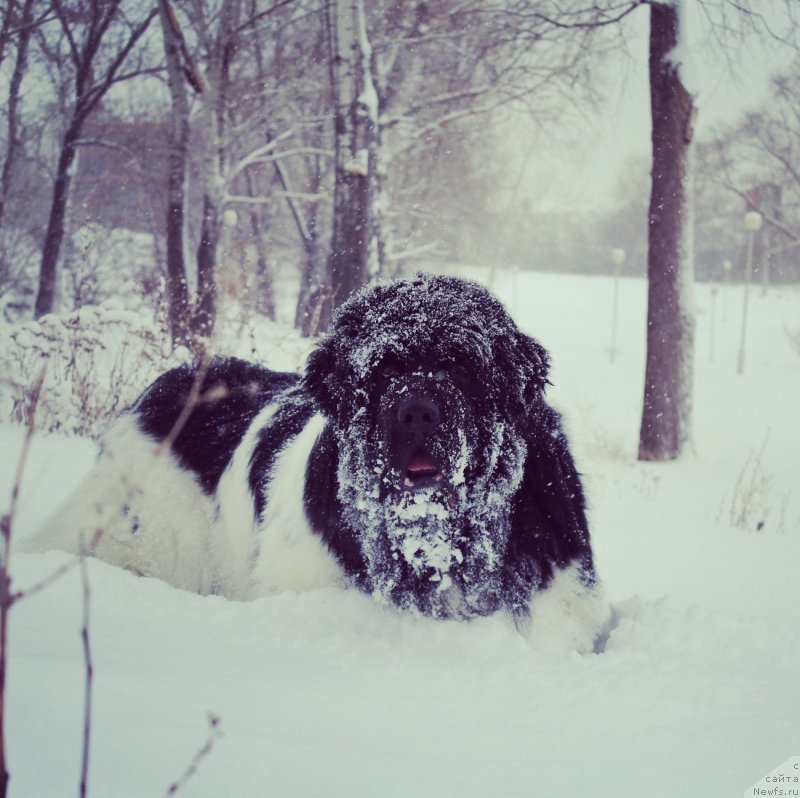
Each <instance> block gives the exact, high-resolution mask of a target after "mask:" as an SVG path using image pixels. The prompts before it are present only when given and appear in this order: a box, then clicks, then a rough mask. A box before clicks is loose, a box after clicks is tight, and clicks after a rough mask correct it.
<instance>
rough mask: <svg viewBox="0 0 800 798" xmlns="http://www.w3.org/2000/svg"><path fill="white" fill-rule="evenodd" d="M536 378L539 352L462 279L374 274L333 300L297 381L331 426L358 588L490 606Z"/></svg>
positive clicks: (421, 606)
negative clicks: (322, 334)
mask: <svg viewBox="0 0 800 798" xmlns="http://www.w3.org/2000/svg"><path fill="white" fill-rule="evenodd" d="M546 374H547V356H546V353H545V352H544V350H543V349H542V348H541V347H540V346H539V345H538V344H536V343H535V342H534V341H533V340H532V339H530V338H528V337H527V336H524V335H523V334H522V333H520V332H519V330H518V329H517V328H516V326H515V325H514V323H513V322H512V321H511V319H510V318H509V317H508V315H507V314H506V312H505V311H504V309H503V308H502V306H501V305H500V304H499V303H498V302H497V301H496V300H495V299H493V298H492V297H491V295H489V293H488V292H487V291H485V289H483V288H481V287H480V286H478V285H476V284H473V283H468V282H465V281H462V280H457V279H455V278H445V277H431V276H427V277H419V278H417V279H415V280H412V281H400V282H394V283H389V284H379V285H377V286H375V287H373V288H369V289H365V290H364V291H362V292H361V293H359V294H357V295H356V296H355V297H353V298H352V299H351V300H350V301H349V302H348V303H346V304H345V305H344V306H343V307H342V309H341V311H340V312H339V314H338V315H337V318H336V320H335V323H334V326H333V329H332V331H331V333H330V335H329V336H328V337H327V338H326V339H325V340H324V341H323V342H322V343H321V344H320V346H319V347H318V348H317V350H315V352H314V353H312V355H311V357H310V359H309V364H308V369H307V374H306V386H307V387H308V389H309V391H310V392H311V393H312V394H313V395H314V396H315V398H316V399H317V401H318V402H319V404H320V406H321V407H322V409H323V411H324V412H325V413H326V415H327V416H328V417H329V419H330V421H331V422H332V424H333V425H334V428H335V432H336V438H337V442H338V447H339V455H340V459H339V472H338V497H339V500H340V503H341V505H342V509H343V514H344V517H345V520H346V522H347V523H348V524H349V526H350V527H351V529H353V530H355V531H356V533H357V538H358V541H359V546H360V548H361V553H362V558H363V562H364V572H363V574H362V575H361V586H362V587H365V588H366V589H367V590H369V591H371V592H373V593H375V594H377V595H378V596H379V597H383V598H385V599H386V600H388V601H390V602H391V603H393V604H396V605H398V606H401V607H404V608H410V609H416V610H418V611H420V612H423V613H425V614H429V615H434V616H444V617H449V616H459V617H464V616H467V617H468V616H472V615H484V614H489V613H491V612H494V611H495V610H497V609H498V608H499V606H500V605H501V604H502V601H503V596H502V595H501V588H500V582H501V579H500V577H501V572H502V565H503V558H504V553H505V548H506V544H507V540H508V534H509V518H510V513H511V509H512V499H513V495H514V493H515V492H516V490H517V488H518V486H519V482H520V480H521V477H522V469H523V465H524V460H525V454H526V442H525V435H524V430H525V428H526V426H527V425H529V424H530V423H532V416H533V415H534V414H535V411H536V407H537V402H539V401H540V399H541V394H542V390H543V388H544V384H545V382H546Z"/></svg>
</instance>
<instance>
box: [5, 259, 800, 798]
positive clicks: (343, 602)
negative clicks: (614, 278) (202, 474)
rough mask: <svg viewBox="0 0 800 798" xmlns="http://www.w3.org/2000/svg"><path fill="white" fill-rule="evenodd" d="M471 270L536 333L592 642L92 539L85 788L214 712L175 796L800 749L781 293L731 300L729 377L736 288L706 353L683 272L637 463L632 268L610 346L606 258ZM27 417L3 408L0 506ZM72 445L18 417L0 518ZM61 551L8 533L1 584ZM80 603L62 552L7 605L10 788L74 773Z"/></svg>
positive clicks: (612, 766)
mask: <svg viewBox="0 0 800 798" xmlns="http://www.w3.org/2000/svg"><path fill="white" fill-rule="evenodd" d="M468 276H469V275H468ZM471 276H479V277H484V278H485V277H486V276H487V275H485V274H481V273H478V272H474V273H473V274H472V275H471ZM493 287H494V288H495V290H496V291H497V292H498V293H499V294H500V296H501V297H503V298H505V299H506V300H507V301H508V303H509V307H510V310H511V311H512V313H513V314H514V315H515V317H516V318H517V319H518V321H519V322H520V323H521V325H522V326H523V327H524V328H525V329H526V330H527V331H528V332H530V333H532V334H533V335H535V336H536V337H537V338H539V339H540V340H541V342H542V343H543V344H545V346H547V347H548V348H549V349H550V350H551V353H552V356H553V374H552V380H553V382H554V387H553V388H552V389H551V391H550V396H551V398H552V399H553V400H554V403H555V404H556V405H557V406H558V407H559V409H561V410H562V411H563V412H564V414H565V417H566V421H567V428H568V431H569V432H570V434H571V441H572V444H573V448H574V451H575V454H576V459H577V461H578V465H579V467H580V468H581V469H582V471H583V472H584V474H585V478H586V484H587V492H588V495H589V500H590V505H591V514H590V521H591V525H592V535H593V542H594V547H595V551H596V556H597V566H598V572H599V574H600V577H601V579H602V580H603V583H604V585H605V589H606V593H607V596H608V598H609V600H610V601H611V602H612V604H613V606H614V609H615V614H616V618H617V625H616V627H615V628H614V630H613V631H612V633H611V636H610V638H609V640H608V643H607V646H606V650H605V652H604V653H602V654H597V655H591V656H580V655H578V654H571V655H568V656H566V657H554V656H548V655H546V654H543V653H540V652H539V651H537V650H535V649H532V648H531V647H530V646H529V645H528V644H527V643H526V642H525V641H524V640H523V638H522V637H521V636H520V635H519V634H518V633H517V631H516V630H515V629H514V627H513V625H511V624H510V623H509V622H507V621H506V620H505V619H504V618H502V617H493V618H488V619H480V620H476V621H472V622H469V623H463V622H441V621H432V620H428V619H418V618H413V617H408V616H404V615H400V614H398V613H396V612H394V611H392V610H390V609H387V608H385V607H381V606H378V605H377V604H376V603H374V602H373V601H371V600H370V599H369V598H366V597H364V596H361V595H359V594H357V593H355V592H352V591H350V592H347V591H340V590H336V589H326V590H318V591H312V592H309V593H305V594H284V595H280V596H276V597H271V598H265V599H259V600H257V601H253V602H249V603H237V602H232V601H228V600H225V599H222V598H219V597H200V596H196V595H193V594H190V593H186V592H181V591H179V590H176V589H173V588H170V587H168V586H167V585H165V584H163V583H160V582H157V581H155V580H148V579H141V578H137V577H135V576H133V575H132V574H129V573H126V572H122V571H119V570H117V569H114V568H112V567H110V566H107V565H105V564H103V563H99V562H94V561H92V562H91V563H90V568H89V579H90V586H91V603H90V609H91V615H92V622H91V639H92V649H93V658H94V663H95V669H96V675H95V694H94V705H95V713H94V722H93V730H92V731H93V746H92V751H91V763H90V764H91V773H90V794H93V795H96V796H140V795H141V796H145V795H147V796H152V795H161V794H164V792H165V791H166V789H167V787H168V785H169V784H170V783H171V782H172V781H174V780H175V779H176V778H178V777H179V776H180V774H181V773H182V772H183V771H184V769H185V768H186V767H187V766H188V764H189V762H190V760H191V759H192V757H193V756H194V754H195V752H196V751H197V750H198V749H199V748H200V747H201V746H202V745H203V743H204V742H205V740H206V737H207V727H208V723H207V714H208V713H209V712H212V713H214V715H216V716H218V717H219V718H220V723H221V728H222V733H223V735H222V737H221V738H220V739H219V740H218V741H217V742H216V743H215V746H214V748H213V750H212V752H211V753H210V755H209V756H207V757H206V758H205V759H204V760H203V761H202V762H201V763H200V766H199V770H198V773H197V774H196V775H195V776H194V778H193V779H192V780H190V781H189V782H188V783H187V785H186V786H185V787H184V788H183V789H182V791H181V793H180V794H181V795H186V796H212V795H213V796H217V795H223V794H224V795H236V796H239V795H241V796H250V795H253V796H260V795H269V796H298V797H299V796H303V798H307V797H309V796H325V797H326V798H327V797H328V796H331V797H333V796H348V798H352V797H354V796H376V798H384V796H411V795H414V796H437V797H438V796H457V797H458V798H462V797H464V796H481V798H484V796H490V795H491V796H500V797H501V798H506V797H507V798H516V796H534V795H535V796H549V795H566V796H603V797H605V796H609V797H610V796H624V797H625V798H627V796H639V795H647V796H649V798H658V797H660V796H664V798H667V797H668V798H680V797H681V796H697V797H698V798H700V797H701V796H702V798H707V797H708V798H712V797H714V796H719V797H720V798H722V796H726V798H727V796H731V795H734V796H738V795H742V794H744V793H745V791H746V790H747V789H748V788H749V787H750V785H752V784H753V783H755V782H756V781H757V780H758V779H760V778H761V777H762V776H764V775H765V774H766V773H768V772H769V771H771V770H772V769H773V768H775V767H776V766H777V765H778V764H780V763H781V762H783V761H784V760H786V759H787V758H788V757H790V756H792V755H797V754H799V753H800V685H799V684H798V672H800V580H798V577H797V575H798V567H799V566H800V503H798V497H797V493H796V490H795V483H796V481H797V452H798V449H799V448H800V420H798V410H797V407H798V397H800V352H797V351H796V350H793V348H792V346H791V344H790V341H789V337H788V336H787V334H786V328H789V329H794V330H797V329H798V327H800V312H798V311H799V310H800V291H798V290H797V289H796V288H776V289H773V290H771V292H770V294H769V296H768V297H761V296H759V295H758V292H755V293H754V295H753V296H752V297H751V300H752V301H751V303H750V312H751V316H750V320H749V327H748V335H749V338H748V351H747V364H746V370H745V374H744V375H743V376H741V377H737V376H736V374H735V360H736V348H737V345H738V330H739V323H740V313H741V289H740V288H734V289H730V291H729V293H728V296H727V298H726V299H727V301H726V303H725V304H726V305H727V312H726V314H724V315H726V318H724V319H723V298H724V297H723V295H722V294H721V293H719V294H717V296H716V305H717V307H716V335H715V342H716V351H715V353H714V359H713V361H711V360H710V338H709V335H710V323H711V312H710V303H711V298H712V297H711V293H710V289H709V287H708V286H698V287H697V306H698V340H697V376H696V389H695V390H696V395H695V427H696V434H695V450H694V452H693V453H689V454H687V455H686V456H685V457H684V458H683V459H682V460H681V461H679V462H677V463H671V464H661V465H654V464H640V463H637V462H636V461H635V452H636V438H637V433H638V423H639V413H640V407H641V394H642V380H643V365H644V349H643V347H644V323H645V305H644V303H645V295H646V291H645V284H644V282H643V281H641V280H634V279H625V280H622V283H621V289H620V290H621V293H620V320H619V333H618V337H617V341H618V349H619V351H618V354H617V357H616V360H615V362H614V363H613V364H611V363H610V362H609V357H608V350H607V346H608V341H609V339H610V333H611V318H610V313H611V299H612V283H611V281H610V279H608V278H592V277H578V276H557V275H543V274H520V275H515V274H509V273H505V274H504V273H500V274H498V275H496V277H495V279H494V286H493ZM265 348H268V347H265ZM22 437H23V436H22V431H21V430H20V429H19V428H14V427H11V426H8V425H6V426H3V427H0V447H1V448H2V451H3V452H4V457H3V458H2V462H0V487H1V488H2V504H3V510H5V506H6V505H7V497H8V496H9V493H10V487H11V483H12V479H13V473H14V469H15V467H16V453H17V452H18V451H19V448H20V444H21V441H22ZM759 453H760V454H759ZM93 456H94V446H93V444H91V443H90V442H88V441H85V440H79V439H74V438H73V439H68V438H60V437H57V436H50V437H41V438H38V437H37V438H36V440H35V442H34V447H33V450H32V452H31V458H30V462H29V465H28V467H27V469H26V472H25V481H24V485H23V492H22V495H21V503H20V508H19V513H18V516H17V519H16V524H15V535H17V536H18V537H22V536H24V535H26V534H29V533H30V531H31V530H32V529H33V528H35V526H36V524H37V523H38V522H40V521H41V519H42V518H43V517H44V516H46V515H47V514H48V513H49V512H51V511H52V510H53V509H54V507H55V506H56V505H57V503H58V501H59V500H60V499H61V498H62V497H63V496H64V495H66V494H67V493H68V492H69V490H70V488H71V487H72V486H74V484H76V483H77V481H78V480H79V479H80V477H81V476H82V474H83V473H84V471H85V470H86V469H87V468H88V466H89V464H90V462H91V460H92V458H93ZM748 463H749V464H750V465H749V470H748V467H747V465H748ZM737 482H738V485H739V487H737ZM741 504H744V505H745V506H744V507H741V506H740V505H741ZM737 516H738V517H741V518H742V519H744V520H743V523H745V524H746V525H747V528H739V527H736V526H735V525H734V521H735V520H736V518H737ZM759 523H761V524H762V528H761V530H760V531H757V529H756V528H757V526H758V524H759ZM66 560H67V558H66V557H65V556H64V555H60V554H56V553H52V554H45V555H22V554H16V555H14V558H13V561H12V573H13V578H14V583H15V587H24V586H25V585H30V584H32V583H34V582H36V581H38V580H39V579H41V578H43V577H45V576H46V575H47V574H49V573H51V572H52V571H53V569H55V568H56V567H58V566H59V565H60V564H62V563H63V562H65V561H66ZM81 607H82V605H81V584H80V579H79V574H78V571H77V569H76V570H73V571H72V572H71V573H70V574H68V575H67V576H66V577H64V578H63V579H61V580H60V581H59V582H57V583H56V584H55V585H53V586H51V587H49V588H47V589H46V590H45V591H43V592H41V593H39V594H37V595H35V596H33V597H30V598H27V599H24V600H22V601H21V602H20V603H19V604H18V605H16V606H15V608H14V609H13V611H12V616H11V624H12V626H11V633H10V637H11V643H10V647H11V661H10V668H9V685H8V696H7V698H8V704H9V715H10V717H9V722H8V727H7V734H8V740H9V749H10V755H9V756H10V772H11V779H12V781H11V794H12V795H14V796H55V795H62V794H75V793H77V785H78V769H79V760H80V756H79V754H80V742H81V720H82V709H83V691H82V690H83V688H82V685H83V661H82V654H81V643H80V637H79V630H80V617H81ZM748 794H752V790H751V791H750V792H749V793H748ZM787 794H790V793H787Z"/></svg>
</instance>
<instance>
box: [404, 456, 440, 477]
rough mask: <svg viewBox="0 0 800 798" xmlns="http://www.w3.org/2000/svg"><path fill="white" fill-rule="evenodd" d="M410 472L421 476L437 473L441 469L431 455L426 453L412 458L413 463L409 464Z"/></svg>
mask: <svg viewBox="0 0 800 798" xmlns="http://www.w3.org/2000/svg"><path fill="white" fill-rule="evenodd" d="M408 470H409V471H410V472H411V473H412V474H419V473H427V472H431V473H435V472H436V471H438V470H439V469H438V468H437V466H436V463H434V462H433V460H431V458H430V456H429V455H427V454H425V453H424V452H418V453H417V454H415V455H414V456H413V457H412V458H411V462H410V463H409V464H408Z"/></svg>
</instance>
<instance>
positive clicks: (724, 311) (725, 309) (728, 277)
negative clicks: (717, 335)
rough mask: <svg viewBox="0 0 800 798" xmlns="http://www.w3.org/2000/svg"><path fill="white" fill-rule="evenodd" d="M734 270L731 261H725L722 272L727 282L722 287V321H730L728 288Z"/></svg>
mask: <svg viewBox="0 0 800 798" xmlns="http://www.w3.org/2000/svg"><path fill="white" fill-rule="evenodd" d="M732 270H733V264H732V263H731V262H730V261H729V260H726V261H723V263H722V271H723V272H724V274H725V282H724V283H723V285H722V320H723V321H727V320H728V286H729V285H730V282H731V271H732Z"/></svg>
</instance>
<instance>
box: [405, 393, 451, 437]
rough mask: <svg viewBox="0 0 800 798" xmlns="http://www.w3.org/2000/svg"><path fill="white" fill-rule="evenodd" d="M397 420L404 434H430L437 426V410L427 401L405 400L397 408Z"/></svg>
mask: <svg viewBox="0 0 800 798" xmlns="http://www.w3.org/2000/svg"><path fill="white" fill-rule="evenodd" d="M397 420H398V421H399V422H400V427H401V429H404V430H405V431H406V432H411V433H426V432H432V431H433V430H435V429H436V427H438V426H439V421H440V414H439V408H438V407H437V406H436V405H435V404H434V403H433V402H431V401H430V400H429V399H407V400H406V401H405V402H403V403H402V404H401V405H400V407H398V408H397Z"/></svg>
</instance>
